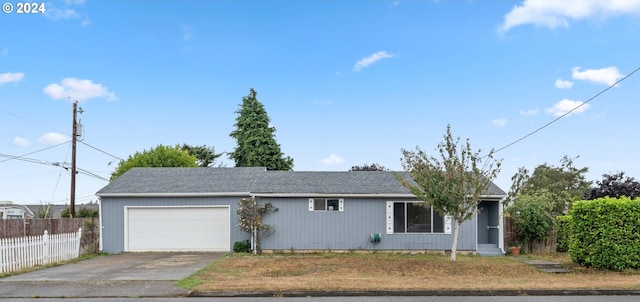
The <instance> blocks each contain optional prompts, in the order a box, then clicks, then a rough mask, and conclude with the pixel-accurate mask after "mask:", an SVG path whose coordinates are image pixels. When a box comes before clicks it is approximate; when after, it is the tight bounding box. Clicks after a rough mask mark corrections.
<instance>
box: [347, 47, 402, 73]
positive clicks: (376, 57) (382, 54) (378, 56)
mask: <svg viewBox="0 0 640 302" xmlns="http://www.w3.org/2000/svg"><path fill="white" fill-rule="evenodd" d="M395 56H396V55H395V54H390V53H387V52H386V51H378V52H376V53H374V54H372V55H370V56H368V57H364V58H362V59H360V61H358V62H356V66H354V67H353V71H355V72H359V71H360V70H362V69H363V68H365V67H368V66H369V65H371V64H373V63H375V62H378V61H380V60H382V59H389V58H393V57H395Z"/></svg>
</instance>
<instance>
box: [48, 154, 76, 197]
mask: <svg viewBox="0 0 640 302" xmlns="http://www.w3.org/2000/svg"><path fill="white" fill-rule="evenodd" d="M70 149H71V147H69V150H67V155H65V156H64V161H67V156H69V151H70ZM63 169H64V166H60V172H58V179H57V180H56V185H55V186H54V187H53V192H51V198H49V200H51V199H53V196H55V194H56V191H57V190H58V185H59V184H60V178H61V177H62V170H63Z"/></svg>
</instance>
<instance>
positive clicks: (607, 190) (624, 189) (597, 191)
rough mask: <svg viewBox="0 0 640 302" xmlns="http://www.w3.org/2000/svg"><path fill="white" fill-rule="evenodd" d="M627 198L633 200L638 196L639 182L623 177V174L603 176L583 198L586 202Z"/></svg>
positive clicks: (639, 190) (639, 193) (639, 194)
mask: <svg viewBox="0 0 640 302" xmlns="http://www.w3.org/2000/svg"><path fill="white" fill-rule="evenodd" d="M622 196H627V197H629V198H631V199H635V198H637V197H639V196H640V182H638V181H637V180H636V179H635V178H633V177H629V176H627V177H626V178H625V177H624V172H617V173H614V174H603V175H602V180H597V181H596V186H595V187H592V188H591V190H589V191H588V192H587V193H586V194H585V196H584V199H586V200H593V199H598V198H602V197H611V198H619V197H622Z"/></svg>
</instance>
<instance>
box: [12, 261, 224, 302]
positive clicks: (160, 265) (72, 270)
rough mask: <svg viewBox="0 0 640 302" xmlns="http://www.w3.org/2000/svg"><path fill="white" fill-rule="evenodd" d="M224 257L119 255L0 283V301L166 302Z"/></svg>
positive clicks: (183, 291) (14, 277)
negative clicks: (131, 301) (139, 300)
mask: <svg viewBox="0 0 640 302" xmlns="http://www.w3.org/2000/svg"><path fill="white" fill-rule="evenodd" d="M224 255H225V253H177V252H176V253H121V254H115V255H105V256H99V257H96V258H93V259H89V260H84V261H79V262H77V263H70V264H65V265H61V266H57V267H51V268H46V269H41V270H37V271H33V272H29V273H24V274H20V275H14V276H10V277H6V278H2V279H0V297H6V298H8V297H16V298H17V297H20V298H27V297H28V298H33V297H87V298H89V297H167V296H184V295H187V294H188V292H187V291H186V290H185V289H182V288H178V287H176V286H175V285H174V283H175V282H176V281H178V280H181V279H183V278H185V277H188V276H189V275H191V274H193V273H195V272H197V271H198V270H200V269H202V268H203V267H205V266H206V265H207V264H209V263H211V262H213V261H214V260H216V259H218V258H220V257H222V256H224Z"/></svg>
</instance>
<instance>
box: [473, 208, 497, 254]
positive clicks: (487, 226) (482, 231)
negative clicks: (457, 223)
mask: <svg viewBox="0 0 640 302" xmlns="http://www.w3.org/2000/svg"><path fill="white" fill-rule="evenodd" d="M499 206H500V202H499V201H487V200H483V201H481V202H480V204H479V205H478V211H479V212H480V213H479V214H478V244H496V247H497V244H498V242H499V239H500V207H499Z"/></svg>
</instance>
